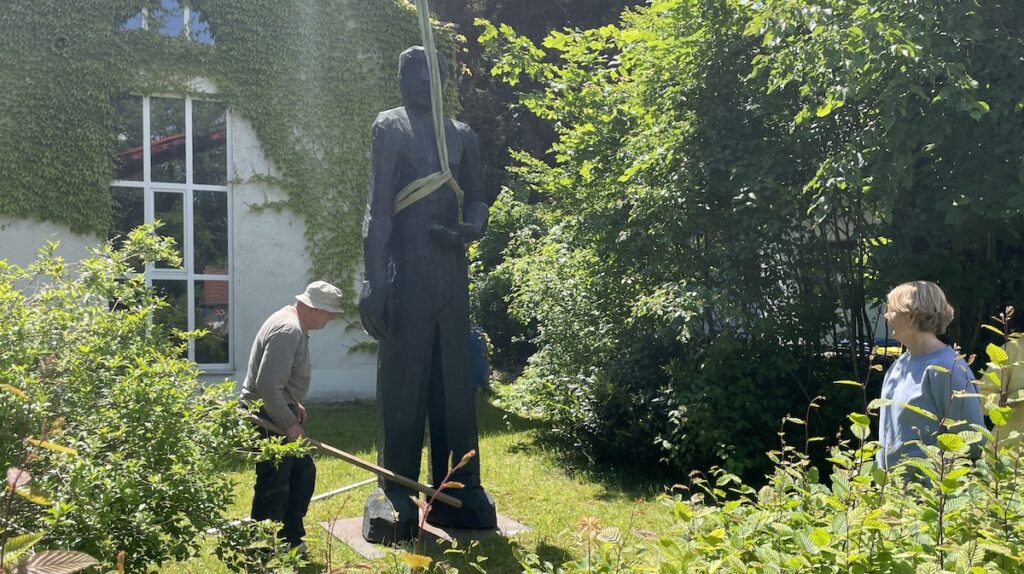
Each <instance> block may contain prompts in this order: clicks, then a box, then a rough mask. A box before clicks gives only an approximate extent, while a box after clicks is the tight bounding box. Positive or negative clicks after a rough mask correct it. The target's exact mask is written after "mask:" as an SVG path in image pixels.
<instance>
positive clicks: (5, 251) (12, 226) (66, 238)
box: [0, 215, 99, 267]
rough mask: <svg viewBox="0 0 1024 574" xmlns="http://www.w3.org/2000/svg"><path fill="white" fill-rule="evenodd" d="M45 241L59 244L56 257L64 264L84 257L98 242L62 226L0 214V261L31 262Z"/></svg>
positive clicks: (24, 263) (21, 265)
mask: <svg viewBox="0 0 1024 574" xmlns="http://www.w3.org/2000/svg"><path fill="white" fill-rule="evenodd" d="M47 241H57V242H60V247H58V248H57V254H58V255H60V256H61V257H63V258H64V259H66V260H68V261H77V260H79V259H81V258H83V257H85V256H86V255H88V254H89V253H88V250H87V248H88V247H90V246H95V245H97V244H98V243H99V240H98V239H97V238H95V237H83V236H80V235H75V234H73V233H71V230H70V229H68V227H67V226H66V225H61V224H58V223H50V222H38V221H29V220H25V219H14V218H12V217H7V216H4V215H0V259H6V260H7V261H8V262H10V263H13V264H15V265H18V266H19V267H24V266H26V265H28V264H29V263H31V262H32V261H34V260H35V258H36V251H37V250H38V249H39V248H40V247H42V246H43V245H45V244H46V242H47Z"/></svg>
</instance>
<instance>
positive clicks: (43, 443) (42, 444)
mask: <svg viewBox="0 0 1024 574" xmlns="http://www.w3.org/2000/svg"><path fill="white" fill-rule="evenodd" d="M26 440H27V441H28V442H29V443H31V444H34V445H36V446H38V447H39V448H45V449H46V450H52V451H54V452H61V453H64V454H70V455H73V456H78V451H77V450H75V449H73V448H70V447H66V446H61V445H59V444H56V443H52V442H50V441H48V440H39V439H35V438H30V439H26Z"/></svg>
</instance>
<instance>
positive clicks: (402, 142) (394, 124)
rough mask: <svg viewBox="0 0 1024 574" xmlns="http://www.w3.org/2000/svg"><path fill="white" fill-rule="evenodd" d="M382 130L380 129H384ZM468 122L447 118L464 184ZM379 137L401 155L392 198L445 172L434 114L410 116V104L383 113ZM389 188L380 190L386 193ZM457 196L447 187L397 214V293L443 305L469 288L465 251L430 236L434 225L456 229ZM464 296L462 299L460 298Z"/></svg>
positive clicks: (451, 150) (452, 160) (393, 246)
mask: <svg viewBox="0 0 1024 574" xmlns="http://www.w3.org/2000/svg"><path fill="white" fill-rule="evenodd" d="M378 128H380V129H378ZM468 131H470V128H469V126H467V125H466V124H464V123H462V122H459V121H456V120H452V119H446V120H445V139H446V142H447V145H448V160H449V166H450V169H451V170H452V173H453V174H454V175H455V178H456V179H457V180H459V181H460V182H461V179H460V177H459V175H460V173H459V169H460V167H461V165H460V164H461V161H462V155H463V150H464V147H465V145H464V141H463V139H464V134H465V133H466V132H468ZM374 134H375V137H383V138H384V141H383V142H378V143H381V144H383V145H384V146H386V147H387V148H388V149H389V150H390V151H392V152H393V153H394V154H395V162H394V170H395V174H394V179H393V181H394V182H395V184H394V185H393V189H391V190H389V191H390V196H391V197H392V200H393V198H394V196H395V195H397V194H398V192H399V191H401V190H402V189H403V188H404V187H405V186H406V185H408V184H409V183H411V182H413V181H415V180H417V179H419V178H421V177H425V176H428V175H431V174H433V173H435V172H437V171H439V167H438V165H439V164H438V157H437V151H436V149H437V144H436V143H435V141H434V126H433V122H432V120H431V118H430V116H429V115H417V114H409V113H408V112H407V111H406V109H405V108H404V107H400V108H394V109H391V110H387V111H384V112H381V113H380V114H379V115H378V116H377V121H376V122H375V124H374ZM381 191H384V190H375V193H380V192H381ZM456 202H457V198H456V195H455V192H454V191H452V189H451V188H450V187H449V186H447V185H444V186H442V187H441V188H440V189H438V190H436V191H435V192H433V193H431V194H430V195H428V196H427V197H425V198H423V199H421V200H419V201H417V202H416V203H414V204H412V205H410V206H409V207H407V208H405V209H404V210H402V211H401V212H399V213H398V214H396V215H395V216H394V221H393V227H392V232H391V237H390V238H389V246H388V247H389V248H388V252H389V253H388V255H389V257H390V260H391V261H390V262H391V265H393V268H392V272H391V273H389V275H391V277H390V279H391V282H392V289H393V290H395V291H396V295H398V296H400V297H402V298H403V299H407V298H408V297H409V296H411V295H412V294H413V293H415V294H416V295H415V297H416V298H417V300H418V301H419V302H420V303H422V304H427V305H440V304H443V303H445V302H447V301H448V300H450V299H451V297H452V296H453V295H461V294H462V292H464V291H465V289H466V288H467V277H466V272H467V261H466V255H465V249H463V248H460V247H457V246H452V245H447V244H444V243H442V242H439V241H437V240H436V239H434V238H431V236H430V227H431V225H435V224H440V225H444V226H447V227H454V226H455V225H456V224H457V223H458V206H457V205H456ZM459 299H462V297H459Z"/></svg>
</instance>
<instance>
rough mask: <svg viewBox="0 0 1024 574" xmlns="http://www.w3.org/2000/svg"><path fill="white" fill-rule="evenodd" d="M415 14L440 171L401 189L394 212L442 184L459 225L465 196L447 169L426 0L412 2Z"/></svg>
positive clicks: (440, 105)
mask: <svg viewBox="0 0 1024 574" xmlns="http://www.w3.org/2000/svg"><path fill="white" fill-rule="evenodd" d="M416 14H417V15H418V16H419V20H420V39H421V40H422V42H423V55H424V57H425V58H426V60H427V72H428V73H429V74H430V112H431V115H432V116H433V120H434V141H435V143H436V144H437V158H438V160H439V161H440V163H441V171H438V172H436V173H432V174H430V175H428V176H426V177H421V178H419V179H417V180H416V181H414V182H412V183H410V184H409V185H407V186H405V187H404V188H402V191H400V192H398V195H396V196H395V208H394V211H393V212H392V213H398V212H399V211H402V210H403V209H405V208H406V207H409V206H410V205H412V204H414V203H416V202H417V201H419V200H421V199H423V198H424V197H427V196H428V195H430V194H431V193H434V192H435V191H437V190H438V189H440V187H441V186H442V185H444V184H446V183H447V184H448V186H449V187H451V188H452V191H454V192H455V198H456V199H457V202H456V204H457V206H458V215H459V223H462V202H463V198H464V197H465V194H464V193H463V192H462V188H461V187H459V182H457V181H455V176H453V175H452V170H451V167H450V166H449V165H448V144H447V143H446V142H445V137H444V102H443V100H442V97H441V72H440V70H439V69H438V62H437V49H436V48H435V47H434V31H433V29H432V28H431V27H430V8H429V6H428V5H427V0H416Z"/></svg>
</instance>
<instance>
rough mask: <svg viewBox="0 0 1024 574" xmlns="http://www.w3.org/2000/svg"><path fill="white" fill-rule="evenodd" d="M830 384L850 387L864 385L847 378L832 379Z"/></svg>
mask: <svg viewBox="0 0 1024 574" xmlns="http://www.w3.org/2000/svg"><path fill="white" fill-rule="evenodd" d="M832 384H833V385H849V386H851V387H863V386H864V385H862V384H860V383H858V382H857V381H851V380H849V379H845V380H842V381H832Z"/></svg>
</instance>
